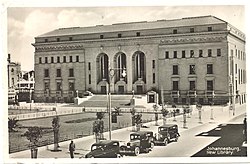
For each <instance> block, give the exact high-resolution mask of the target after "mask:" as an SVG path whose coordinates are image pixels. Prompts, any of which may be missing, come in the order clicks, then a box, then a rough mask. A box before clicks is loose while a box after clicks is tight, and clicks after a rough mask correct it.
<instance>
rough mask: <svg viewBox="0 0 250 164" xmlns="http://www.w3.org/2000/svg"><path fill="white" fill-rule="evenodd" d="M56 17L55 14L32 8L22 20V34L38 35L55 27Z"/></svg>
mask: <svg viewBox="0 0 250 164" xmlns="http://www.w3.org/2000/svg"><path fill="white" fill-rule="evenodd" d="M56 21H57V19H56V16H55V14H53V13H47V12H43V11H42V10H34V11H33V12H31V13H30V14H29V15H28V16H27V18H26V19H25V22H24V35H26V36H32V37H35V36H38V35H41V34H43V33H46V32H48V31H51V30H54V29H55V28H56V24H57V22H56Z"/></svg>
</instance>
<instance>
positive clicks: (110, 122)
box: [107, 68, 127, 140]
mask: <svg viewBox="0 0 250 164" xmlns="http://www.w3.org/2000/svg"><path fill="white" fill-rule="evenodd" d="M117 70H122V74H121V75H122V77H125V76H126V75H127V74H126V68H110V69H109V70H108V71H109V72H108V73H109V86H108V89H107V91H108V92H107V93H108V114H109V123H108V126H109V140H111V131H112V125H111V124H112V119H111V118H112V111H111V91H110V88H111V87H110V85H111V80H112V78H113V77H114V76H115V71H117Z"/></svg>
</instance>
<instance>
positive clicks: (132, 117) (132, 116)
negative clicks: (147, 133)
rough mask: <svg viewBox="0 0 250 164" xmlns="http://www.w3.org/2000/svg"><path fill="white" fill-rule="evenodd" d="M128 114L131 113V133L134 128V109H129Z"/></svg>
mask: <svg viewBox="0 0 250 164" xmlns="http://www.w3.org/2000/svg"><path fill="white" fill-rule="evenodd" d="M130 113H131V120H132V127H133V129H132V131H133V130H134V128H135V108H131V109H130Z"/></svg>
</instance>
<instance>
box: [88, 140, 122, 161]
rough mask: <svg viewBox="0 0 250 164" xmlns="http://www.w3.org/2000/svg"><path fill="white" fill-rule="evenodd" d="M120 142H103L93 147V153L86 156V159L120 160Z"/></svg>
mask: <svg viewBox="0 0 250 164" xmlns="http://www.w3.org/2000/svg"><path fill="white" fill-rule="evenodd" d="M119 150H120V144H119V141H113V140H102V141H100V142H97V143H94V144H93V145H92V146H91V151H90V152H89V153H87V154H86V155H85V158H119V157H121V155H120V151H119Z"/></svg>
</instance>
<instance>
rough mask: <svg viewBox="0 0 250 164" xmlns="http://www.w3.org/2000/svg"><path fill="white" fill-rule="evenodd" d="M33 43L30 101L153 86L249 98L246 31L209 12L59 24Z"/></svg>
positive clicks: (211, 97)
mask: <svg viewBox="0 0 250 164" xmlns="http://www.w3.org/2000/svg"><path fill="white" fill-rule="evenodd" d="M33 46H34V47H35V73H36V83H35V92H34V99H35V101H46V102H55V101H65V102H67V101H69V102H70V101H72V100H73V98H74V97H75V96H76V91H77V92H78V94H79V95H80V96H81V95H83V93H84V92H85V91H87V90H88V91H91V92H93V93H102V94H106V92H107V90H108V89H109V90H110V92H112V93H119V94H126V93H129V94H132V92H133V93H136V94H145V93H146V92H148V91H151V90H154V91H157V92H158V93H160V92H161V94H160V95H162V96H163V98H164V102H165V103H166V102H168V103H177V104H180V103H181V104H183V103H184V104H185V103H191V104H193V103H195V102H199V103H201V104H206V103H211V102H213V103H217V104H224V103H227V102H231V103H245V101H246V90H245V88H246V53H245V35H244V34H243V33H242V32H241V31H239V30H238V29H236V28H235V27H233V26H232V25H230V24H229V23H227V22H226V21H223V20H221V19H219V18H216V17H214V16H202V17H191V18H182V19H175V20H158V21H153V22H131V23H119V24H112V25H105V26H104V25H97V26H93V27H73V28H61V29H57V30H54V31H51V32H48V33H46V34H43V35H40V36H38V37H36V38H35V43H34V44H33ZM162 96H160V97H162Z"/></svg>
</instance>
